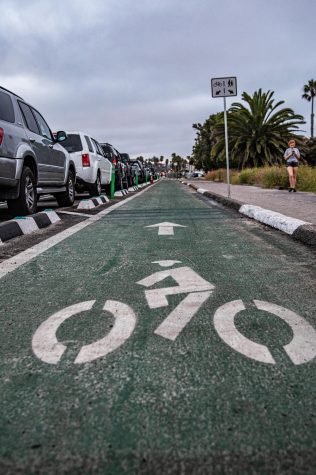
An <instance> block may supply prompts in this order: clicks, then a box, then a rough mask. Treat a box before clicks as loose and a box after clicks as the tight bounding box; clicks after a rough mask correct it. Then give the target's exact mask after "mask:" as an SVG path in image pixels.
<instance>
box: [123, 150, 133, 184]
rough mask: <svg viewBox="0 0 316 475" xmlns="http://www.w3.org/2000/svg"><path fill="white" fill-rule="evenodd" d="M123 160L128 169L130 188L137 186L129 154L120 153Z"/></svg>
mask: <svg viewBox="0 0 316 475" xmlns="http://www.w3.org/2000/svg"><path fill="white" fill-rule="evenodd" d="M120 155H121V159H122V160H123V163H125V165H126V167H127V182H128V186H133V185H135V170H134V169H133V167H132V165H131V159H130V156H129V154H128V153H120Z"/></svg>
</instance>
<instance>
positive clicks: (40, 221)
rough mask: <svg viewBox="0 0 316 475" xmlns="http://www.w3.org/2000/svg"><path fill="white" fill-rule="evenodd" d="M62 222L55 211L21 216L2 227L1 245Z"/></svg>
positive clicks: (0, 232) (0, 227)
mask: <svg viewBox="0 0 316 475" xmlns="http://www.w3.org/2000/svg"><path fill="white" fill-rule="evenodd" d="M58 221H60V217H59V216H58V214H56V213H55V211H53V210H47V211H43V212H40V213H38V214H36V215H34V216H21V217H20V218H15V219H10V220H9V221H6V222H5V223H3V224H1V226H0V245H3V244H4V242H6V241H9V240H10V239H13V238H15V237H18V236H20V235H21V233H22V234H23V235H24V234H31V233H33V232H34V231H38V230H39V229H42V228H44V227H47V226H48V225H49V224H54V223H57V222H58Z"/></svg>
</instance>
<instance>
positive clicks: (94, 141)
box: [91, 139, 103, 156]
mask: <svg viewBox="0 0 316 475" xmlns="http://www.w3.org/2000/svg"><path fill="white" fill-rule="evenodd" d="M91 140H92V142H93V145H94V148H95V151H96V152H97V154H98V155H102V156H103V153H102V152H101V150H100V148H99V144H98V142H97V141H96V140H94V139H91Z"/></svg>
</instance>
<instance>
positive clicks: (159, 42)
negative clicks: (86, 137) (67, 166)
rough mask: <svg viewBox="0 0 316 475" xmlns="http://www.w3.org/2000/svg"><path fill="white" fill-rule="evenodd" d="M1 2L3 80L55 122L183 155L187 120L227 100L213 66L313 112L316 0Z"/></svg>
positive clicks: (137, 148) (245, 85)
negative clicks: (306, 90) (214, 94)
mask: <svg viewBox="0 0 316 475" xmlns="http://www.w3.org/2000/svg"><path fill="white" fill-rule="evenodd" d="M26 5H27V6H26ZM0 7H1V18H0V44H1V62H2V67H1V72H0V84H1V85H3V86H5V87H8V88H9V89H12V90H14V91H16V92H17V93H18V94H20V95H22V96H23V97H24V98H25V99H26V100H27V101H29V102H31V103H32V104H33V105H35V106H36V107H37V108H38V109H39V110H40V111H41V112H42V113H43V115H44V116H45V117H46V118H47V120H48V121H49V123H50V124H51V126H52V127H53V128H54V129H60V128H65V129H67V130H76V129H80V130H84V131H87V132H89V133H91V134H92V135H94V136H95V137H96V138H97V139H99V140H103V141H110V142H112V143H113V144H114V145H115V146H116V147H117V148H118V149H119V150H121V151H125V152H129V153H131V154H133V155H138V154H144V155H152V154H156V155H165V156H169V155H170V154H171V153H172V152H177V153H180V154H182V155H184V156H186V155H189V154H190V153H191V149H192V145H193V142H194V131H193V129H192V123H193V122H198V121H200V122H201V121H203V120H204V119H206V117H207V116H208V115H209V114H210V113H213V112H217V111H219V110H221V109H222V101H221V100H219V99H216V100H214V99H212V98H211V94H210V78H211V77H216V76H224V75H236V76H237V77H238V88H239V92H240V93H241V92H242V91H244V90H246V91H247V92H253V91H254V90H256V89H258V88H259V87H262V88H263V89H264V90H267V89H272V90H274V91H275V93H276V97H277V98H278V99H284V100H285V101H286V105H288V106H290V107H293V108H294V110H295V111H296V112H298V113H301V114H303V115H305V117H306V118H307V119H308V118H309V113H310V111H309V105H308V104H307V103H306V102H304V101H302V100H301V98H300V97H301V88H302V86H303V84H305V83H306V82H307V81H308V80H309V79H311V78H315V76H316V74H315V63H314V61H313V60H312V59H311V56H312V54H313V53H312V52H311V50H312V48H313V45H315V39H316V30H315V28H314V18H315V13H316V5H315V3H314V2H313V0H301V1H300V2H297V1H294V0H265V1H263V0H239V1H238V2H236V1H234V0H222V1H221V2H219V1H215V0H194V1H193V0H141V1H135V0H134V1H133V2H132V1H131V0H120V1H119V2H117V1H114V0H107V1H106V2H104V1H98V0H92V1H91V2H89V3H88V2H84V1H81V0H68V1H62V0H58V1H54V2H53V1H51V0H46V1H45V0H41V1H38V0H28V2H27V3H26V2H24V1H22V0H13V1H12V0H2V1H0ZM237 100H238V98H237ZM306 129H307V130H308V125H307V126H306Z"/></svg>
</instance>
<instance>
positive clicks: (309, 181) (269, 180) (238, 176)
mask: <svg viewBox="0 0 316 475" xmlns="http://www.w3.org/2000/svg"><path fill="white" fill-rule="evenodd" d="M205 179H206V180H211V181H220V182H225V183H226V170H225V169H224V168H221V169H219V170H213V171H210V172H208V174H207V175H206V177H205ZM230 181H231V184H232V185H257V186H262V187H263V188H287V187H288V186H289V178H288V173H287V170H286V167H285V166H283V167H280V166H273V167H260V168H245V169H244V170H242V171H241V172H238V171H237V170H230ZM297 189H298V190H300V191H312V192H316V168H314V167H310V166H308V165H301V166H300V167H299V169H298V178H297Z"/></svg>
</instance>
